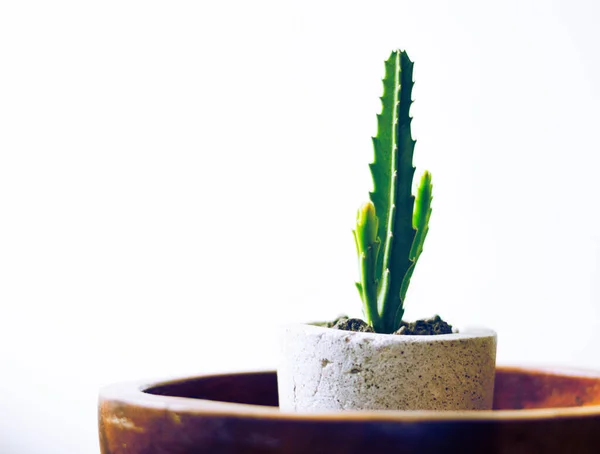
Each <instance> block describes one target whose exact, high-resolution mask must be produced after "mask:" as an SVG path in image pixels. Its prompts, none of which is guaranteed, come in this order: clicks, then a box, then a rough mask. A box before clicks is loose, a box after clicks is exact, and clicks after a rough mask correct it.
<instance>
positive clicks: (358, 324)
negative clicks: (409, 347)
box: [318, 315, 454, 336]
mask: <svg viewBox="0 0 600 454" xmlns="http://www.w3.org/2000/svg"><path fill="white" fill-rule="evenodd" d="M318 325H321V326H325V327H327V328H334V329H341V330H343V331H356V332H359V333H374V332H375V331H374V330H373V328H372V327H371V325H369V324H368V323H367V322H365V321H364V320H361V319H360V318H348V317H346V316H341V317H338V318H337V319H335V320H334V321H333V322H326V323H318ZM453 332H454V331H452V325H449V324H448V323H446V322H445V321H444V320H442V318H441V317H440V316H439V315H435V316H433V317H431V318H424V319H421V320H417V321H414V322H410V323H409V322H404V321H403V322H402V323H401V325H400V328H399V329H398V331H396V332H395V333H393V334H398V335H413V336H414V335H416V336H433V335H437V334H452V333H453Z"/></svg>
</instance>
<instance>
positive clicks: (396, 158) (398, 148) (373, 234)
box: [353, 51, 432, 333]
mask: <svg viewBox="0 0 600 454" xmlns="http://www.w3.org/2000/svg"><path fill="white" fill-rule="evenodd" d="M413 84H414V82H413V62H412V61H411V60H410V59H409V58H408V55H407V54H406V52H404V51H393V52H392V54H391V55H390V57H389V59H388V60H387V61H386V62H385V77H384V79H383V96H382V97H381V103H382V110H381V113H380V114H379V115H377V135H376V136H375V137H373V148H374V154H375V156H374V160H373V162H372V163H371V164H370V169H371V175H372V178H373V191H372V192H371V193H370V194H369V195H370V199H371V200H370V202H367V203H365V204H364V205H363V206H362V207H361V208H360V209H359V210H358V215H357V220H356V229H355V230H354V231H353V233H354V239H355V242H356V249H357V253H358V257H359V270H360V282H358V283H357V284H356V286H357V288H358V292H359V294H360V297H361V299H362V302H363V309H364V314H365V317H366V319H367V322H368V323H369V324H370V325H371V326H372V327H373V329H374V330H375V331H376V332H378V333H393V332H394V331H396V330H397V329H398V328H399V327H400V324H401V321H402V316H403V315H404V301H405V299H406V292H407V290H408V286H409V284H410V279H411V277H412V274H413V271H414V267H415V265H416V263H417V261H418V259H419V256H420V255H421V252H422V251H423V243H424V241H425V237H426V236H427V232H428V230H429V227H428V226H429V217H430V216H431V200H432V185H431V174H430V173H429V172H427V171H426V172H425V173H424V174H423V177H422V178H421V182H420V184H419V187H418V189H417V198H416V200H415V197H414V196H413V195H412V186H413V175H414V172H415V168H414V166H413V163H412V159H413V151H414V147H415V141H414V140H413V138H412V135H411V129H410V124H411V120H412V118H411V117H410V115H409V110H410V105H411V104H412V98H411V93H412V87H413Z"/></svg>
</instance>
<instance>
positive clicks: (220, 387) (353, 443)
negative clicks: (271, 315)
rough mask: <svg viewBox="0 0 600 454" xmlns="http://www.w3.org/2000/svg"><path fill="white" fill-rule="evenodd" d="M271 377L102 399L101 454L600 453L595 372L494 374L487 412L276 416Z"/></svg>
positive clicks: (108, 393) (140, 390) (211, 380)
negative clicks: (494, 387) (492, 400)
mask: <svg viewBox="0 0 600 454" xmlns="http://www.w3.org/2000/svg"><path fill="white" fill-rule="evenodd" d="M276 405H277V381H276V375H275V373H274V372H263V373H248V374H244V373H242V374H228V375H215V376H205V377H196V378H190V379H182V380H174V381H169V382H162V383H150V384H143V383H127V384H118V385H113V386H110V387H108V388H105V389H104V390H102V392H101V394H100V401H99V431H100V444H101V451H102V454H125V453H127V454H142V453H143V454H146V453H157V454H159V453H160V454H163V453H165V454H166V453H169V454H204V453H223V454H226V453H248V454H259V453H260V454H263V453H264V454H266V453H269V454H276V453H277V454H279V453H281V454H284V453H285V454H292V453H293V454H300V453H302V454H305V453H348V454H353V453H357V454H358V453H360V454H370V453H373V454H379V453H406V454H412V453H415V454H416V453H419V454H426V453H491V454H494V453H511V454H521V453H550V454H551V453H561V454H562V453H571V452H572V453H578V454H586V453H598V452H600V372H598V373H594V372H577V371H568V370H552V371H551V370H540V369H527V368H499V369H498V372H497V377H496V391H495V399H494V408H495V410H493V411H471V412H345V413H327V414H325V413H322V414H294V413H283V412H280V411H279V409H278V408H277V407H276Z"/></svg>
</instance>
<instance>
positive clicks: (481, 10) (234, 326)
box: [0, 0, 600, 454]
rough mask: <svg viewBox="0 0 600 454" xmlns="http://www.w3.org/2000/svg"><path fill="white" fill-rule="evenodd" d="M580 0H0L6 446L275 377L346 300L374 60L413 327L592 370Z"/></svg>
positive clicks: (588, 76) (585, 67)
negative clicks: (194, 393)
mask: <svg viewBox="0 0 600 454" xmlns="http://www.w3.org/2000/svg"><path fill="white" fill-rule="evenodd" d="M599 22H600V4H598V2H595V1H594V0H589V1H574V0H564V1H548V0H546V1H523V0H519V1H503V2H482V1H458V0H454V1H451V2H450V1H449V2H442V1H437V2H431V1H429V2H424V1H398V0H396V1H389V2H384V1H369V2H351V1H338V2H333V1H314V2H310V1H306V0H303V1H295V2H292V1H281V0H280V1H270V2H264V1H257V0H255V1H251V2H250V1H241V0H240V1H219V2H217V1H214V2H208V1H204V2H203V1H176V2H175V1H170V2H166V1H165V2H158V1H148V0H145V1H122V0H119V1H102V2H99V1H98V2H85V1H71V2H68V1H53V2H48V1H38V2H34V1H16V0H15V1H10V0H9V1H4V2H2V3H1V4H0V304H1V313H0V452H2V453H3V454H13V453H14V454H21V453H41V452H44V453H58V454H70V453H73V454H87V453H90V454H91V453H97V452H98V447H97V434H96V426H95V424H96V408H95V406H96V396H97V390H98V389H99V388H100V387H101V386H103V385H106V384H109V383H111V382H114V381H122V380H131V379H140V378H152V377H164V376H173V375H189V374H198V373H203V372H207V371H220V370H244V369H260V368H271V367H274V364H275V353H276V341H275V338H276V332H277V331H276V330H277V326H278V325H279V324H280V323H282V322H288V321H307V320H314V319H326V318H333V317H334V316H336V315H338V314H339V313H343V312H347V313H351V314H355V315H360V300H359V298H358V295H357V292H356V290H355V288H354V284H353V282H354V280H355V278H356V274H357V273H356V258H355V251H354V244H353V240H352V236H351V229H352V227H353V221H354V216H355V210H356V208H357V207H358V206H359V204H360V203H361V202H362V201H364V200H365V199H366V197H367V191H368V190H369V189H370V179H369V178H370V177H369V173H368V167H367V163H368V162H369V161H370V159H371V156H372V150H371V139H370V136H371V135H373V134H374V132H375V114H376V113H377V112H378V111H379V108H380V105H379V100H378V96H379V95H380V92H381V83H380V79H381V77H382V75H383V60H384V59H385V58H387V56H388V55H389V52H390V50H392V49H393V48H397V47H401V48H405V49H407V50H408V51H409V53H410V55H411V57H412V59H413V60H415V62H416V64H415V78H416V81H417V83H416V86H415V89H414V99H415V104H414V107H413V110H412V113H413V115H414V117H415V120H414V123H413V125H414V128H413V134H414V136H415V138H416V139H417V148H416V155H415V163H416V165H417V167H418V170H417V172H418V174H420V173H421V172H422V171H423V170H424V169H425V168H427V169H430V170H431V171H432V173H433V182H434V195H435V200H434V212H433V216H432V220H431V230H430V234H429V237H428V241H427V243H426V245H425V252H424V253H423V256H422V258H421V261H420V264H419V266H418V268H417V272H416V274H415V277H414V278H413V282H412V286H411V289H410V292H409V297H408V301H407V305H408V307H407V314H406V316H407V318H408V319H414V318H416V317H423V316H430V315H432V314H434V313H440V314H441V315H442V316H443V317H445V318H447V319H449V321H451V322H454V323H455V324H457V325H459V326H461V325H462V326H464V325H472V324H479V325H488V326H490V327H493V328H495V329H496V330H497V331H498V333H499V351H498V360H499V362H500V363H503V364H507V363H511V364H514V363H528V364H549V365H572V366H578V367H588V368H600V355H598V354H597V352H598V350H599V349H600V330H599V328H600V287H599V282H600V280H599V276H600V267H599V257H600V256H599V253H600V249H599V248H600V205H599V203H598V195H599V193H600V179H599V178H598V176H597V175H598V168H599V167H600V157H599V156H600V134H599V131H598V128H599V126H598V125H599V124H600V107H599V106H600V52H599V51H598V47H599V45H600V27H598V23H599Z"/></svg>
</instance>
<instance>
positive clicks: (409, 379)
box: [277, 324, 496, 411]
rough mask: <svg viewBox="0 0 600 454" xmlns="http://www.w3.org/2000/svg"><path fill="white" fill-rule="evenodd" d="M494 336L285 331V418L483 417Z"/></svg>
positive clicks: (476, 332) (489, 396) (281, 371)
mask: <svg viewBox="0 0 600 454" xmlns="http://www.w3.org/2000/svg"><path fill="white" fill-rule="evenodd" d="M495 364H496V333H495V332H493V331H491V330H487V329H470V330H465V331H464V332H461V333H459V334H444V335H437V336H396V335H387V334H373V333H356V332H350V331H340V330H336V329H331V328H322V327H318V326H312V325H300V324H298V325H290V326H288V327H286V328H285V330H284V333H283V342H282V352H281V358H280V364H279V368H278V371H277V373H278V387H279V400H280V402H279V405H280V408H281V409H282V410H284V411H330V410H485V409H490V408H491V407H492V400H493V391H494V371H495Z"/></svg>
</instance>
